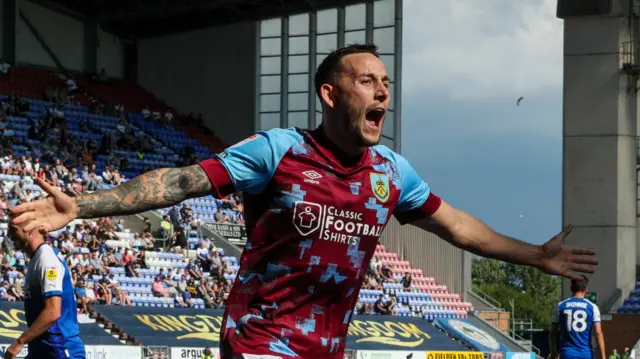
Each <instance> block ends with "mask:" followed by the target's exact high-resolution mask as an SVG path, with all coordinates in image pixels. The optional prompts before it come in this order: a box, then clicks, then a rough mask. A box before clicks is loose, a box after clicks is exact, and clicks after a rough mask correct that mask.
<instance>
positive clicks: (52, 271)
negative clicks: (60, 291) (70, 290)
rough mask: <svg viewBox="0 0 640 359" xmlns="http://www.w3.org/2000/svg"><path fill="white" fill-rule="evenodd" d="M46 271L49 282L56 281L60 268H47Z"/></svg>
mask: <svg viewBox="0 0 640 359" xmlns="http://www.w3.org/2000/svg"><path fill="white" fill-rule="evenodd" d="M44 270H45V275H46V276H47V279H48V280H56V278H58V268H56V266H47V267H45V269H44Z"/></svg>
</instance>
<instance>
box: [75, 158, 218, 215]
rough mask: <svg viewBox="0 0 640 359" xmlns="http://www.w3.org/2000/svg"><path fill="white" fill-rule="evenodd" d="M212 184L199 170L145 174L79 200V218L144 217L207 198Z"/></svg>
mask: <svg viewBox="0 0 640 359" xmlns="http://www.w3.org/2000/svg"><path fill="white" fill-rule="evenodd" d="M210 191H211V182H210V181H209V178H208V177H207V175H206V173H205V172H204V170H203V169H202V168H201V167H200V166H198V165H194V166H189V167H183V168H161V169H158V170H155V171H151V172H147V173H145V174H142V175H140V176H138V177H136V178H134V179H132V180H131V181H129V182H127V183H124V184H122V185H120V186H117V187H114V188H112V189H110V190H108V191H101V192H96V193H91V194H85V195H81V196H78V197H76V204H77V208H78V218H95V217H106V216H117V215H127V214H134V213H140V212H144V211H148V210H150V209H157V208H163V207H168V206H171V205H174V204H176V203H179V202H181V201H183V200H185V199H187V198H191V197H198V196H203V195H206V194H207V193H209V192H210Z"/></svg>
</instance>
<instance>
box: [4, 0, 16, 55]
mask: <svg viewBox="0 0 640 359" xmlns="http://www.w3.org/2000/svg"><path fill="white" fill-rule="evenodd" d="M0 6H4V9H2V10H3V11H2V15H3V16H2V19H0V20H2V21H0V26H2V59H3V60H4V61H6V62H8V63H10V64H11V65H15V64H16V34H17V33H18V28H17V27H18V1H17V0H4V3H0Z"/></svg>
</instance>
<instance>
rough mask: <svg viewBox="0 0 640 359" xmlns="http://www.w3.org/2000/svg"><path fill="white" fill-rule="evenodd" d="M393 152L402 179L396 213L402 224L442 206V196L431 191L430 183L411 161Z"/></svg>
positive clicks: (428, 214) (430, 213)
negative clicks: (421, 175)
mask: <svg viewBox="0 0 640 359" xmlns="http://www.w3.org/2000/svg"><path fill="white" fill-rule="evenodd" d="M392 154H393V161H394V164H395V166H396V169H397V171H398V176H399V180H400V198H399V200H398V205H397V206H396V209H395V211H394V215H395V216H396V218H397V219H398V221H399V222H400V223H402V224H406V223H410V222H413V221H416V220H419V219H422V218H425V217H429V216H431V215H432V214H434V213H435V212H436V211H437V210H438V208H440V204H441V203H442V201H441V200H440V197H438V196H436V195H434V194H433V193H431V188H430V187H429V185H428V184H427V183H426V182H425V181H424V180H423V179H422V177H420V175H419V174H418V173H417V172H416V170H415V169H414V168H413V167H412V166H411V164H409V161H407V160H406V159H405V158H404V157H402V156H400V155H399V154H397V153H392Z"/></svg>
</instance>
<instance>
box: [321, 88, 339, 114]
mask: <svg viewBox="0 0 640 359" xmlns="http://www.w3.org/2000/svg"><path fill="white" fill-rule="evenodd" d="M335 91H336V87H335V86H333V85H331V84H322V85H321V86H320V99H321V100H322V102H323V103H324V104H325V105H326V106H327V107H329V108H334V107H335V106H336V101H335V95H336V94H335Z"/></svg>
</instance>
